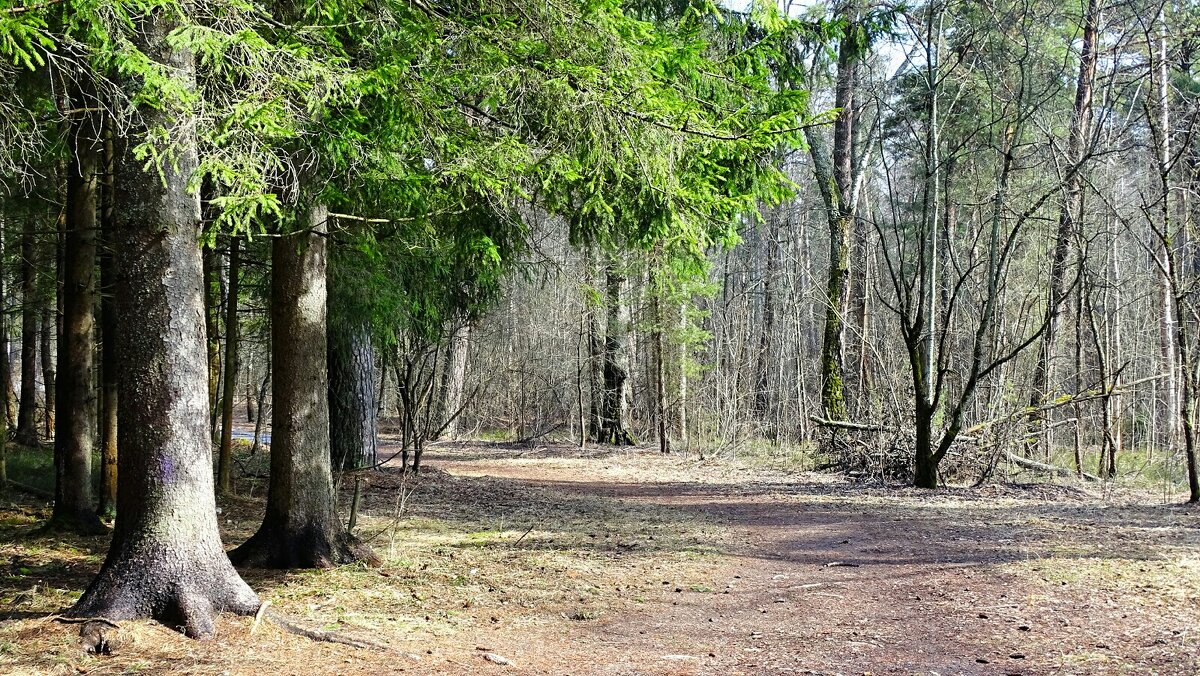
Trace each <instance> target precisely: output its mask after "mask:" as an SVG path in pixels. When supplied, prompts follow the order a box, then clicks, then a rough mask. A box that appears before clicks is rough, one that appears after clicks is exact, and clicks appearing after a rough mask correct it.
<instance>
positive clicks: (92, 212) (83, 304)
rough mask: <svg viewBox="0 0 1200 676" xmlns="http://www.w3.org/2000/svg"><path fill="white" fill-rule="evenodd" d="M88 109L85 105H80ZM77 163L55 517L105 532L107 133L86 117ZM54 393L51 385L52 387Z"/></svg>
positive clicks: (72, 177)
mask: <svg viewBox="0 0 1200 676" xmlns="http://www.w3.org/2000/svg"><path fill="white" fill-rule="evenodd" d="M79 98H80V101H81V102H82V101H83V97H79ZM71 127H72V128H71V132H72V133H71V136H72V138H73V139H74V143H75V162H74V163H73V164H72V165H71V166H70V167H69V168H68V174H67V213H66V233H65V234H66V236H65V241H64V244H63V246H64V254H63V269H62V271H61V274H62V277H63V293H62V297H63V319H62V327H63V329H62V341H61V343H60V345H59V349H58V375H59V378H58V381H57V388H58V391H57V393H56V397H55V398H56V400H57V402H58V403H59V405H60V406H61V407H62V409H61V415H59V416H58V417H57V419H56V421H55V425H56V428H55V433H54V470H55V472H54V474H55V484H54V512H53V514H51V516H50V525H51V526H52V527H55V528H65V529H69V530H75V531H82V532H98V531H100V530H101V528H102V526H101V525H100V519H99V518H97V516H96V512H95V508H94V503H93V502H92V450H93V447H94V444H93V442H92V439H93V437H94V427H95V424H94V419H95V418H94V416H95V411H96V383H95V380H94V378H93V368H94V365H95V364H94V362H95V359H94V356H93V355H94V353H95V350H94V347H95V346H94V344H93V339H92V335H93V330H94V329H95V319H94V318H95V313H94V310H95V306H96V205H97V199H96V198H97V194H98V187H99V186H98V182H97V175H98V173H99V169H100V162H99V148H98V143H99V140H100V139H99V136H100V135H99V133H98V132H97V130H96V125H95V124H94V123H93V122H92V121H91V120H89V119H87V118H86V117H85V116H83V115H79V116H78V119H77V120H76V121H75V122H74V123H73V124H72V126H71ZM47 387H48V385H47Z"/></svg>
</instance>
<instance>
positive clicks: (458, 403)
mask: <svg viewBox="0 0 1200 676" xmlns="http://www.w3.org/2000/svg"><path fill="white" fill-rule="evenodd" d="M470 351H471V325H470V324H463V325H462V326H459V327H458V328H456V329H455V331H454V333H453V334H452V335H451V336H450V354H448V355H446V378H445V382H444V383H443V386H442V396H441V402H442V415H441V420H438V421H437V424H442V423H445V425H446V430H445V432H444V433H443V436H445V437H446V438H448V439H457V438H458V433H459V424H458V420H459V413H460V411H459V409H461V408H462V406H463V389H464V388H465V387H466V383H467V356H468V355H469V354H470Z"/></svg>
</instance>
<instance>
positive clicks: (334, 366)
mask: <svg viewBox="0 0 1200 676" xmlns="http://www.w3.org/2000/svg"><path fill="white" fill-rule="evenodd" d="M375 410H376V403H375V350H374V348H372V347H371V332H370V327H368V326H367V325H366V324H365V323H356V324H354V325H350V326H347V325H345V324H344V323H341V322H331V323H330V326H329V441H330V447H329V448H330V453H331V461H332V462H333V468H334V470H335V471H338V472H340V471H342V470H346V469H355V468H358V467H370V466H371V465H374V464H375V462H376V459H375V449H376V438H375Z"/></svg>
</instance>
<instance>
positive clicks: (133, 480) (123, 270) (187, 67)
mask: <svg viewBox="0 0 1200 676" xmlns="http://www.w3.org/2000/svg"><path fill="white" fill-rule="evenodd" d="M169 16H170V15H169V14H151V15H148V16H146V17H143V18H142V19H140V20H139V22H138V23H139V24H140V25H139V26H138V28H139V30H137V31H135V32H134V33H133V35H135V36H137V40H138V42H139V43H140V44H139V45H138V46H139V47H140V48H141V49H142V50H143V51H144V52H145V53H146V54H148V55H149V56H150V58H152V59H154V60H155V61H158V62H160V63H163V64H165V65H166V66H167V67H168V68H169V69H170V70H171V71H172V72H174V73H176V77H178V78H179V79H180V84H181V85H183V86H185V87H193V86H195V68H194V63H193V59H192V56H191V55H190V54H189V53H187V52H184V51H181V50H178V49H174V48H172V47H170V46H169V45H168V43H167V35H168V34H169V33H170V31H171V29H172V28H174V26H173V25H172V23H171V22H170V20H169V18H168V17H169ZM141 112H142V115H143V119H144V120H145V123H146V124H147V125H149V126H161V125H165V126H171V125H172V124H173V122H174V120H173V119H172V114H171V112H170V111H169V109H163V110H159V109H152V108H148V107H146V108H144V109H143V110H142V111H141ZM181 133H184V134H186V133H187V132H181ZM176 140H177V142H179V141H180V139H178V138H177V139H176ZM190 140H191V139H189V138H188V137H187V136H184V137H183V138H182V142H181V143H180V145H179V146H178V147H177V148H178V152H177V154H176V156H175V158H176V162H177V165H174V166H173V165H171V164H170V163H168V164H167V165H166V166H164V167H163V168H162V171H163V176H164V178H165V181H164V180H160V179H159V177H158V176H157V175H155V173H154V172H150V173H143V171H142V164H143V163H142V162H141V161H139V160H137V159H135V158H134V157H132V154H131V153H122V155H121V157H120V158H119V159H118V169H117V171H118V177H117V178H118V180H117V194H116V199H117V203H118V204H119V205H120V206H119V209H118V210H117V227H116V242H115V243H116V247H115V256H116V259H117V269H118V278H117V310H118V312H119V313H120V314H121V315H122V316H125V317H135V316H136V317H137V318H138V321H136V322H123V323H121V325H120V327H119V329H118V332H117V351H118V356H119V360H120V371H121V376H122V377H121V383H120V397H121V401H123V402H125V403H126V404H125V405H124V406H122V407H121V411H120V414H121V425H120V430H119V432H120V437H121V439H120V442H121V448H122V452H121V454H120V458H119V463H120V467H119V472H120V474H121V484H120V486H119V488H118V495H117V503H118V504H117V513H118V514H119V518H118V520H117V524H116V529H115V531H114V533H113V541H112V545H111V547H110V548H109V551H108V557H107V559H106V560H105V562H104V566H103V567H102V568H101V569H100V573H99V575H97V577H96V579H95V580H93V581H92V584H91V585H90V586H89V587H88V589H87V591H85V592H84V594H83V596H82V597H81V598H80V600H79V602H78V603H77V604H76V605H75V607H74V608H72V609H71V610H70V611H69V614H70V615H72V616H76V617H97V616H99V617H105V618H108V619H110V620H127V619H134V618H139V617H152V618H155V619H159V620H162V621H164V622H167V623H169V624H171V625H178V626H182V627H183V630H184V632H185V633H186V634H187V635H188V636H192V637H205V636H210V635H212V633H213V631H214V627H213V615H214V613H215V612H218V611H221V610H227V611H232V612H236V613H240V614H252V613H254V612H255V611H256V610H257V609H258V607H259V605H260V604H259V600H258V597H257V596H256V595H255V594H254V592H253V591H251V590H250V587H248V586H247V585H246V583H245V582H243V581H242V579H241V578H240V577H239V576H238V574H237V571H236V570H234V568H233V566H232V565H231V564H230V562H229V559H228V558H227V557H226V555H225V551H224V549H223V547H222V545H221V539H220V534H219V532H218V530H217V517H216V503H215V500H214V494H213V478H212V449H211V446H210V444H209V438H208V431H207V429H206V424H207V413H208V407H207V404H208V401H207V398H206V396H205V395H206V389H205V387H204V382H205V374H206V355H205V344H204V338H205V336H204V307H203V301H202V298H203V289H202V288H201V285H202V281H203V278H202V274H201V262H200V248H199V246H198V244H197V242H198V239H199V235H200V228H199V226H200V204H199V201H198V200H197V199H196V197H195V196H194V195H192V194H189V193H188V191H187V183H188V178H189V176H190V175H191V173H192V171H193V170H194V169H195V167H196V162H197V158H196V150H195V145H194V143H189V141H190Z"/></svg>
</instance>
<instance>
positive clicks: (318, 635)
mask: <svg viewBox="0 0 1200 676" xmlns="http://www.w3.org/2000/svg"><path fill="white" fill-rule="evenodd" d="M266 605H267V604H266V603H264V604H263V605H262V607H260V608H259V609H258V612H259V613H261V614H263V615H264V616H265V617H266V618H267V619H268V620H270V621H272V622H274V623H275V624H276V625H278V626H279V627H280V628H281V629H283V630H284V631H286V632H288V633H291V634H295V635H297V636H303V637H304V638H307V639H311V640H313V641H321V642H324V643H337V644H339V645H348V646H350V647H351V648H359V649H361V650H390V649H391V648H389V647H388V646H386V645H383V644H380V643H372V642H370V641H363V640H360V639H356V638H350V637H349V636H345V635H344V634H339V633H337V632H334V631H323V630H321V629H309V628H307V627H302V626H300V625H298V624H296V623H295V622H292V621H291V620H289V619H288V618H286V617H284V616H282V615H280V614H279V613H277V612H275V611H273V610H264V608H265V607H266ZM255 621H256V623H257V617H256V620H255Z"/></svg>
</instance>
